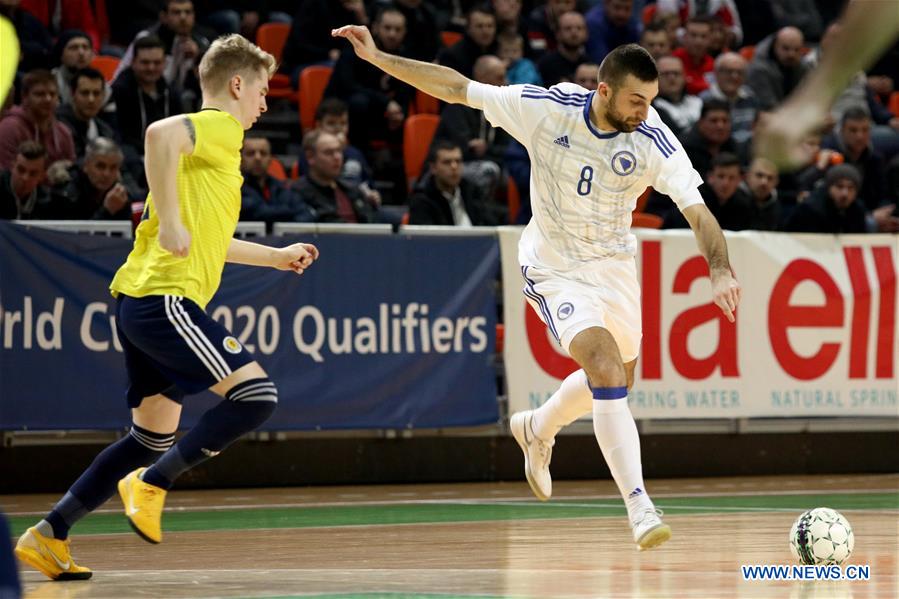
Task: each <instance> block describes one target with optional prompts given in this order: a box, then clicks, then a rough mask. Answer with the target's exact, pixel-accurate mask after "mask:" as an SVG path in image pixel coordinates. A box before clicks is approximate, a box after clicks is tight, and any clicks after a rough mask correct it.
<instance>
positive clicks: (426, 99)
mask: <svg viewBox="0 0 899 599" xmlns="http://www.w3.org/2000/svg"><path fill="white" fill-rule="evenodd" d="M412 107H413V109H414V111H413V113H412V114H440V100H438V99H437V98H435V97H434V96H429V95H428V94H426V93H424V92H423V91H421V90H420V89H418V90H415V99H414V100H412Z"/></svg>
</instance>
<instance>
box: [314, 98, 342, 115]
mask: <svg viewBox="0 0 899 599" xmlns="http://www.w3.org/2000/svg"><path fill="white" fill-rule="evenodd" d="M349 111H350V108H349V106H347V103H346V102H344V101H343V100H341V99H340V98H333V97H332V98H325V99H324V100H322V101H321V102H320V103H319V105H318V108H316V109H315V120H316V121H320V120H322V119H323V118H325V117H326V116H341V115H344V114H348V113H349Z"/></svg>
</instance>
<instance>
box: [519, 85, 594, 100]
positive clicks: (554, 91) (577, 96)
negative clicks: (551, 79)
mask: <svg viewBox="0 0 899 599" xmlns="http://www.w3.org/2000/svg"><path fill="white" fill-rule="evenodd" d="M523 93H526V94H551V95H555V96H558V97H559V98H560V99H565V100H585V99H586V98H587V96H589V95H590V92H587V91H585V92H563V91H562V90H560V89H558V88H555V87H553V88H550V89H546V88H543V87H539V86H536V85H525V86H524V92H523Z"/></svg>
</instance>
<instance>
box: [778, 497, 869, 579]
mask: <svg viewBox="0 0 899 599" xmlns="http://www.w3.org/2000/svg"><path fill="white" fill-rule="evenodd" d="M853 547H855V536H854V535H853V534H852V527H851V526H850V525H849V521H848V520H846V518H845V517H844V516H843V514H841V513H840V512H838V511H836V510H832V509H830V508H826V507H817V508H815V509H813V510H808V511H806V512H803V513H802V515H801V516H799V517H798V518H797V519H796V522H794V523H793V527H792V528H791V529H790V552H792V554H793V557H795V558H796V559H797V560H798V561H799V562H800V563H802V564H805V565H809V566H812V565H814V566H821V565H828V566H829V565H833V564H837V565H839V564H842V563H843V562H845V561H846V560H847V559H848V558H849V556H850V555H851V554H852V548H853Z"/></svg>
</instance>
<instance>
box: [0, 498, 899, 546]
mask: <svg viewBox="0 0 899 599" xmlns="http://www.w3.org/2000/svg"><path fill="white" fill-rule="evenodd" d="M285 499H286V500H289V492H287V491H285ZM655 503H656V506H657V507H658V508H660V509H662V510H664V511H665V512H666V513H667V514H670V515H674V514H709V513H732V512H754V511H789V512H797V513H798V512H802V511H803V510H805V509H808V508H809V507H815V506H827V507H830V508H833V509H835V510H896V509H899V493H893V492H886V493H884V492H878V493H858V494H856V493H832V494H814V495H808V494H803V495H789V494H785V495H750V496H715V497H664V498H658V499H657V500H656V502H655ZM624 513H625V512H624V506H623V504H622V503H621V502H620V501H614V500H610V499H602V500H553V501H552V502H549V503H540V502H537V501H509V500H487V499H485V500H461V501H445V502H444V501H439V502H438V501H429V502H422V503H414V502H413V503H408V502H407V503H402V504H396V505H392V504H389V503H388V504H385V503H378V504H376V505H372V504H364V503H362V504H360V505H339V506H333V507H320V506H314V507H304V506H302V505H297V506H296V507H290V508H283V507H278V508H268V507H260V508H251V509H214V510H213V509H204V508H202V507H197V508H190V509H180V510H167V511H166V513H165V516H164V517H165V529H166V531H171V532H185V531H203V530H252V529H265V528H309V527H333V526H379V525H396V524H440V523H450V522H490V521H494V522H495V521H505V520H536V519H554V518H560V519H561V518H566V519H570V518H597V517H614V516H622V515H623V514H624ZM34 522H35V516H15V517H12V518H10V524H11V526H12V529H13V534H14V535H19V534H21V533H22V532H23V531H24V530H25V529H26V528H27V527H29V526H32V525H33V524H34ZM130 532H131V531H130V528H129V527H128V524H127V523H126V521H125V519H124V518H123V517H122V516H121V514H115V513H100V514H91V515H90V516H88V517H87V518H85V519H84V520H83V521H82V522H79V524H78V533H79V536H82V535H86V534H110V533H130Z"/></svg>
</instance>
